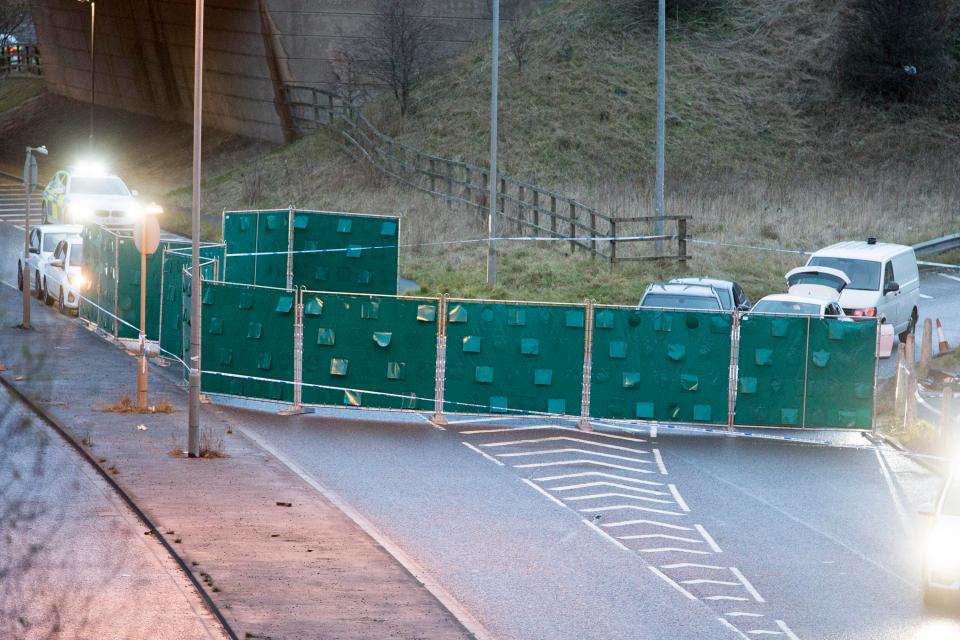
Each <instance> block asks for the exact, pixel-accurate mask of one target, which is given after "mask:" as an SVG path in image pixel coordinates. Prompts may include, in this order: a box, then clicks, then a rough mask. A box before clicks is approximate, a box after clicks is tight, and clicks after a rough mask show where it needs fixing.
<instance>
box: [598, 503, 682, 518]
mask: <svg viewBox="0 0 960 640" xmlns="http://www.w3.org/2000/svg"><path fill="white" fill-rule="evenodd" d="M622 510H631V511H647V512H649V513H662V514H663V515H666V516H684V515H686V514H685V513H678V512H676V511H667V510H666V509H654V508H653V507H641V506H638V505H635V504H614V505H610V506H606V507H590V508H589V509H580V512H581V513H596V512H597V511H622Z"/></svg>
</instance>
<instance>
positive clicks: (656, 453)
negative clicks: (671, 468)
mask: <svg viewBox="0 0 960 640" xmlns="http://www.w3.org/2000/svg"><path fill="white" fill-rule="evenodd" d="M653 459H654V460H655V461H656V462H657V467H658V468H659V469H660V475H664V476H665V475H667V467H666V466H664V464H663V458H662V457H661V456H660V449H654V450H653Z"/></svg>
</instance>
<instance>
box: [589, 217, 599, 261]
mask: <svg viewBox="0 0 960 640" xmlns="http://www.w3.org/2000/svg"><path fill="white" fill-rule="evenodd" d="M596 257H597V213H596V212H595V211H594V210H593V209H590V259H591V260H593V259H595V258H596Z"/></svg>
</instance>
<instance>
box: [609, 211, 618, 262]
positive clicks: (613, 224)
mask: <svg viewBox="0 0 960 640" xmlns="http://www.w3.org/2000/svg"><path fill="white" fill-rule="evenodd" d="M610 237H611V238H616V237H617V221H616V220H611V221H610ZM616 261H617V241H616V240H610V265H611V266H613V264H614V263H615V262H616Z"/></svg>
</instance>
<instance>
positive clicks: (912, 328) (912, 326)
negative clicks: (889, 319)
mask: <svg viewBox="0 0 960 640" xmlns="http://www.w3.org/2000/svg"><path fill="white" fill-rule="evenodd" d="M918 315H919V314H918V313H917V309H916V307H914V309H913V313H912V314H910V324H908V325H907V328H906V330H904V331H903V332H902V333H901V334H900V335H899V336H897V337H898V338H900V342H906V341H907V336H909V335H911V334H913V332H915V331H916V330H917V317H918Z"/></svg>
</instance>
